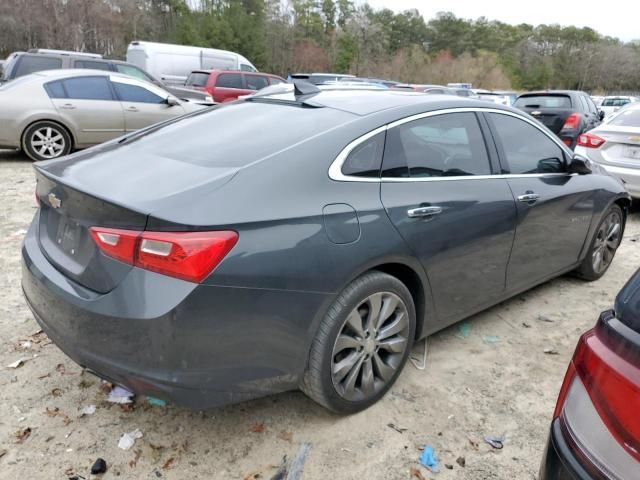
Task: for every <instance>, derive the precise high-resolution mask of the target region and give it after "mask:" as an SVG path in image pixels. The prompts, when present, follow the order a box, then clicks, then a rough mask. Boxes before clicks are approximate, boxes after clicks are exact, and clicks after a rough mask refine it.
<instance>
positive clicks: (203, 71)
mask: <svg viewBox="0 0 640 480" xmlns="http://www.w3.org/2000/svg"><path fill="white" fill-rule="evenodd" d="M191 73H207V74H211V73H244V74H246V75H261V76H263V77H277V75H276V74H274V73H265V72H245V71H243V70H218V69H212V70H207V69H205V68H199V69H197V70H191ZM278 78H280V77H278Z"/></svg>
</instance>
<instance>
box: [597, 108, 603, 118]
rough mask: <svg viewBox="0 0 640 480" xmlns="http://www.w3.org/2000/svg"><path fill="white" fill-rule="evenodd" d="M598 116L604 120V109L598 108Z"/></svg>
mask: <svg viewBox="0 0 640 480" xmlns="http://www.w3.org/2000/svg"><path fill="white" fill-rule="evenodd" d="M598 118H599V119H600V120H604V112H603V111H602V110H598Z"/></svg>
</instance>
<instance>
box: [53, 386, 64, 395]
mask: <svg viewBox="0 0 640 480" xmlns="http://www.w3.org/2000/svg"><path fill="white" fill-rule="evenodd" d="M51 395H53V396H54V397H61V396H62V389H61V388H57V387H56V388H54V389H53V390H51Z"/></svg>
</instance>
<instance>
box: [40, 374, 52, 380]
mask: <svg viewBox="0 0 640 480" xmlns="http://www.w3.org/2000/svg"><path fill="white" fill-rule="evenodd" d="M50 376H51V372H49V373H45V374H44V375H40V376H39V377H38V380H42V379H43V378H49V377H50Z"/></svg>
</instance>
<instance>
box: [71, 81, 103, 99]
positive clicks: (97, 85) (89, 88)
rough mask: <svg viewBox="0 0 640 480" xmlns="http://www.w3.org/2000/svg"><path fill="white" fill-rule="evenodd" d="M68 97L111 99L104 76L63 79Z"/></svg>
mask: <svg viewBox="0 0 640 480" xmlns="http://www.w3.org/2000/svg"><path fill="white" fill-rule="evenodd" d="M63 83H64V88H65V90H66V91H67V97H68V98H74V99H77V100H113V96H112V95H111V88H110V87H109V82H108V81H107V79H106V78H105V77H78V78H69V79H67V80H64V81H63Z"/></svg>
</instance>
